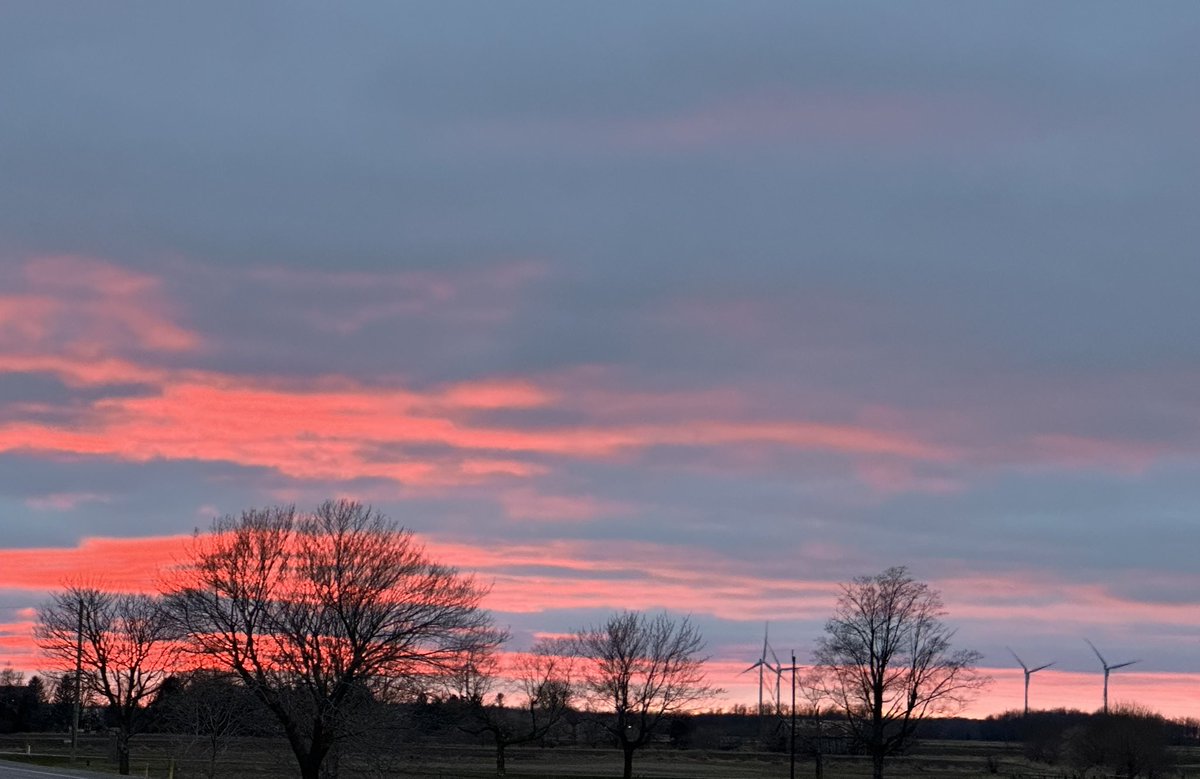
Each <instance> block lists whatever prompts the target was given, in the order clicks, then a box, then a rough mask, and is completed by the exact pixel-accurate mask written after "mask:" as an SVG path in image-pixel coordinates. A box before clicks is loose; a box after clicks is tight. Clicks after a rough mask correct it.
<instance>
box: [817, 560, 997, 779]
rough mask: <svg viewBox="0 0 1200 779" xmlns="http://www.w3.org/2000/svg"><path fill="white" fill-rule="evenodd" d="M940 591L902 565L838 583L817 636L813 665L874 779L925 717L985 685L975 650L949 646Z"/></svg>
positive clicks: (952, 706) (951, 633)
mask: <svg viewBox="0 0 1200 779" xmlns="http://www.w3.org/2000/svg"><path fill="white" fill-rule="evenodd" d="M944 615H945V611H944V609H943V607H942V599H941V596H940V595H939V594H938V593H937V592H936V591H934V590H932V589H930V587H929V586H928V585H927V584H923V583H921V582H918V581H916V580H914V579H913V578H912V577H911V576H909V574H908V571H907V570H906V569H905V568H889V569H887V570H886V571H884V572H883V573H881V574H878V575H876V576H862V577H858V578H856V579H854V581H853V582H851V583H850V584H846V585H843V586H842V594H841V596H840V597H839V598H838V603H837V609H836V611H835V612H834V615H833V617H832V618H831V619H829V621H828V622H826V623H825V636H824V637H823V638H821V639H819V640H818V642H817V651H816V659H817V664H818V667H819V669H820V671H821V672H822V674H823V675H824V677H825V679H826V680H827V683H828V690H827V692H828V694H829V697H830V699H831V700H832V701H833V702H834V704H835V705H836V707H837V708H838V709H840V710H841V712H842V714H843V715H844V716H845V718H846V726H847V728H848V730H849V735H850V737H851V738H852V739H854V741H856V742H857V743H859V744H860V745H861V746H862V747H863V748H864V749H865V751H866V752H867V754H869V755H870V756H871V763H872V770H873V776H874V777H875V778H876V779H880V777H882V776H883V767H884V762H885V761H886V759H887V758H888V757H889V756H891V755H895V754H897V753H899V752H901V751H903V750H904V748H905V747H906V746H907V745H908V744H909V742H910V741H911V740H912V737H913V734H914V732H915V730H916V727H917V724H918V723H919V722H920V721H921V720H922V719H924V718H925V717H927V716H930V715H934V714H942V713H949V712H951V711H954V710H956V709H958V708H960V707H961V706H962V705H963V704H964V703H965V701H966V700H967V699H968V698H969V697H970V695H971V693H973V692H974V691H975V690H978V689H979V688H980V687H981V686H982V685H984V684H986V683H987V681H988V680H987V679H986V677H983V676H981V675H980V674H979V673H978V672H977V671H976V669H975V666H976V664H977V663H978V662H979V660H980V658H981V655H980V654H979V653H978V652H973V651H966V650H959V651H954V650H952V649H951V646H950V642H951V639H952V638H953V636H954V631H953V630H951V629H950V628H948V627H947V626H946V625H945V623H944V622H943V621H942V617H943V616H944Z"/></svg>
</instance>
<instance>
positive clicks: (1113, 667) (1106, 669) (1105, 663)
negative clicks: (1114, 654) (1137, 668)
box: [1083, 638, 1142, 714]
mask: <svg viewBox="0 0 1200 779" xmlns="http://www.w3.org/2000/svg"><path fill="white" fill-rule="evenodd" d="M1083 640H1084V641H1087V645H1088V646H1090V647H1091V648H1092V651H1093V652H1095V653H1096V657H1098V658H1100V665H1102V666H1104V713H1105V714H1108V674H1109V672H1110V671H1115V670H1117V669H1118V668H1124V667H1125V666H1127V665H1133V664H1134V663H1140V662H1142V661H1141V660H1130V661H1128V662H1125V663H1117V664H1115V665H1109V664H1108V661H1107V660H1105V659H1104V655H1102V654H1100V650H1099V649H1097V648H1096V645H1095V644H1093V643H1092V642H1091V641H1088V640H1087V639H1086V638H1085V639H1083Z"/></svg>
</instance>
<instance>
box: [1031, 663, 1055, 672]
mask: <svg viewBox="0 0 1200 779" xmlns="http://www.w3.org/2000/svg"><path fill="white" fill-rule="evenodd" d="M1052 665H1054V663H1046V664H1045V665H1039V666H1038V667H1037V668H1032V669H1030V671H1029V673H1031V674H1035V673H1037V672H1038V671H1040V670H1042V669H1043V668H1049V667H1050V666H1052Z"/></svg>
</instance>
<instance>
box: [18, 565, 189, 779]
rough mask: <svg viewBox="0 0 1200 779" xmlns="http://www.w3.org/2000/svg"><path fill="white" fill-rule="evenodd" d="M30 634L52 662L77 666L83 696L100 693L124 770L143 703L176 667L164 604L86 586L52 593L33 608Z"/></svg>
mask: <svg viewBox="0 0 1200 779" xmlns="http://www.w3.org/2000/svg"><path fill="white" fill-rule="evenodd" d="M34 636H35V638H36V640H37V642H38V645H39V646H40V647H41V649H42V652H43V653H45V654H46V655H47V656H48V657H50V658H52V659H53V660H54V661H56V663H57V664H58V665H60V666H61V667H64V668H71V667H74V666H75V665H76V663H77V662H78V663H79V666H80V668H81V669H82V673H81V675H80V686H81V688H82V697H83V698H84V699H85V700H86V699H87V698H88V697H91V696H99V697H100V698H101V699H102V700H103V701H104V702H105V703H106V704H107V705H108V710H109V713H110V715H111V716H112V718H113V721H114V722H115V723H116V730H117V733H116V736H117V764H118V771H119V772H120V773H122V774H128V773H129V742H130V739H131V738H132V737H133V736H134V735H136V734H137V733H138V731H139V730H141V728H142V726H143V724H144V722H145V720H146V716H145V704H148V703H149V702H150V699H151V698H152V697H153V696H154V695H155V694H156V693H157V692H158V690H159V688H160V687H161V686H162V683H163V682H164V681H165V680H166V679H167V677H168V676H170V674H171V672H172V671H173V670H174V669H175V666H176V662H177V659H178V642H177V641H176V640H175V639H176V633H175V631H174V629H173V625H172V621H171V620H170V619H169V618H168V615H167V613H166V611H165V610H164V608H163V603H162V600H161V599H159V598H155V597H151V596H149V595H133V594H115V593H111V592H104V591H101V590H99V589H96V588H92V587H71V588H68V589H67V590H65V591H63V592H60V593H57V594H55V595H54V596H53V598H52V599H51V601H50V602H49V603H47V604H46V605H45V606H43V607H42V608H41V609H40V610H39V611H38V620H37V626H36V627H35V629H34Z"/></svg>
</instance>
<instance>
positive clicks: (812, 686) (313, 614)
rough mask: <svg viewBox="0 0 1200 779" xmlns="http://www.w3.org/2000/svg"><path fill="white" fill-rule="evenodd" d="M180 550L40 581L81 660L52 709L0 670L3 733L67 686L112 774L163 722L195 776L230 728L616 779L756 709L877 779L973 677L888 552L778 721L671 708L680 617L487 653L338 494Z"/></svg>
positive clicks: (54, 648) (478, 621)
mask: <svg viewBox="0 0 1200 779" xmlns="http://www.w3.org/2000/svg"><path fill="white" fill-rule="evenodd" d="M182 560H183V561H182V563H181V564H179V565H178V566H177V567H176V568H175V569H174V570H172V571H170V572H168V573H167V574H166V575H164V577H163V579H164V581H165V582H167V584H166V585H165V586H164V587H163V590H162V591H161V592H160V593H157V594H132V593H118V592H112V591H108V590H106V589H105V588H103V587H101V586H70V587H67V588H65V589H64V590H62V591H60V592H58V593H55V594H54V596H53V598H52V599H51V601H50V602H49V603H47V604H46V605H45V606H44V607H43V608H42V609H40V610H39V613H38V618H37V623H36V627H35V637H36V639H37V641H38V644H39V645H40V647H41V649H42V651H43V653H44V654H45V656H46V657H47V658H48V659H50V660H51V661H52V662H53V664H54V666H56V667H57V668H59V669H76V668H77V669H78V670H77V672H67V673H65V674H63V675H62V676H60V677H57V678H56V679H54V680H53V685H52V688H53V693H52V699H53V701H52V702H48V701H47V700H46V691H45V684H44V683H43V682H42V681H41V680H40V679H37V680H33V679H31V680H30V681H29V683H27V684H24V685H20V684H11V685H8V687H9V688H11V689H10V690H9V692H10V696H9V697H10V698H11V701H12V705H11V710H12V715H11V717H12V719H11V722H12V723H13V724H12V727H13V728H14V729H23V728H32V727H33V726H35V725H36V724H38V723H46V724H47V726H50V727H61V726H62V724H63V715H64V713H65V711H64V706H67V707H68V708H70V709H72V713H73V710H74V708H75V704H76V701H78V703H79V706H80V709H81V713H82V714H83V715H84V716H83V718H82V721H81V724H82V725H83V726H84V727H89V728H100V727H103V728H106V729H107V730H108V732H109V733H110V734H111V736H112V739H113V745H114V751H115V753H116V756H117V761H118V770H119V771H120V773H122V774H127V773H129V769H130V745H131V742H132V741H133V739H134V738H135V737H136V736H137V735H138V734H140V733H147V732H154V731H164V732H173V733H186V734H191V735H193V736H195V737H196V740H198V741H199V742H201V743H207V745H208V748H207V755H208V759H209V761H210V765H211V766H212V767H213V769H214V771H215V764H216V760H217V757H218V755H219V753H220V745H221V743H223V742H224V741H227V740H228V739H229V738H230V737H232V736H235V735H275V736H277V737H279V738H281V739H283V740H285V741H286V743H287V744H288V746H289V747H290V749H291V752H292V754H293V755H294V757H295V760H296V766H297V768H298V773H299V776H300V777H301V779H329V778H330V777H336V776H337V772H338V764H339V760H340V756H341V755H342V754H343V752H344V751H345V750H346V749H347V748H349V747H350V746H351V745H352V746H353V748H354V749H355V751H356V753H357V754H360V755H361V754H384V753H386V752H388V751H389V749H390V748H392V747H394V746H395V745H396V744H397V743H398V742H402V741H403V740H404V739H408V738H415V737H420V738H424V739H439V738H459V737H462V736H463V735H464V734H465V736H469V737H472V738H474V739H476V740H477V741H481V742H486V743H488V744H490V745H491V746H492V747H493V748H494V750H495V756H496V769H497V773H498V774H503V773H504V772H505V760H506V752H507V750H508V749H509V748H511V747H514V746H518V745H529V744H534V745H537V744H552V743H576V744H578V743H594V744H601V743H603V744H607V745H609V746H612V747H616V748H617V749H619V750H620V752H621V755H622V760H623V775H624V777H625V779H629V778H630V777H631V776H632V775H633V760H634V755H635V753H636V752H637V751H638V750H640V749H642V748H643V747H645V746H647V745H649V744H653V743H670V744H674V745H676V746H683V745H688V744H695V743H699V742H702V741H705V740H708V741H709V742H710V745H711V741H713V740H715V741H716V746H717V748H723V747H726V746H727V745H728V746H733V745H735V742H737V741H738V740H739V739H740V735H733V731H736V732H737V733H739V734H740V733H741V732H743V731H744V730H745V727H746V723H747V721H748V720H750V719H753V720H755V721H756V724H757V726H758V727H759V728H760V730H759V734H758V737H759V739H760V742H761V743H765V744H768V745H771V746H773V748H780V749H782V748H788V749H790V748H792V744H793V742H795V741H796V740H797V738H796V737H797V736H800V742H801V745H800V747H799V748H800V749H801V750H802V753H803V754H806V755H808V756H810V757H812V758H813V759H814V761H815V764H816V766H817V768H818V772H819V770H820V766H821V761H822V759H823V755H825V754H834V753H842V754H845V753H854V754H861V755H864V756H867V757H868V758H869V759H870V760H871V764H872V775H873V776H874V777H875V778H876V779H879V778H880V777H882V776H883V775H884V770H885V766H886V765H887V763H888V761H889V760H890V759H891V758H892V757H894V756H897V755H902V754H905V753H906V752H907V751H908V750H910V749H911V747H912V744H913V743H914V740H915V739H916V738H917V737H918V736H919V735H920V734H921V731H920V728H921V727H922V724H923V723H924V724H925V725H926V726H929V720H930V718H933V717H936V716H939V715H942V714H944V713H946V712H948V711H953V710H958V709H959V708H960V707H961V706H962V705H963V704H964V703H966V702H967V701H969V700H970V699H971V698H972V696H974V695H975V694H976V693H977V692H978V691H979V690H980V689H982V688H983V686H985V685H986V684H987V682H988V680H987V678H986V677H984V676H982V675H981V674H980V673H978V669H977V663H978V660H979V659H980V655H979V654H978V653H977V652H974V651H971V650H964V649H956V648H954V647H953V646H952V638H953V636H954V630H953V629H952V628H951V627H949V626H948V625H947V624H946V623H945V622H944V621H943V619H942V615H943V614H944V613H945V609H944V605H943V602H942V599H941V596H940V594H939V593H937V592H936V591H935V590H933V589H931V588H930V587H929V586H928V585H927V584H924V583H922V582H919V581H916V580H915V579H913V578H912V577H911V576H910V575H909V574H908V572H907V570H906V569H904V568H902V567H896V568H889V569H887V570H886V571H884V572H882V573H880V574H877V575H874V576H862V577H857V578H855V579H853V580H851V581H850V582H848V583H846V584H844V585H842V591H841V595H840V597H839V598H838V599H837V602H836V604H835V606H834V608H833V612H832V615H831V617H830V619H829V620H828V621H827V622H826V626H825V632H824V635H823V636H822V637H821V638H820V639H818V641H817V643H816V647H815V657H816V665H815V668H814V669H813V670H812V672H811V673H809V674H808V675H806V676H805V678H803V679H797V680H795V683H796V687H797V691H798V695H799V700H800V701H801V704H800V705H801V707H802V710H803V712H804V718H803V725H802V727H801V728H799V730H798V731H793V730H792V729H791V728H790V725H788V724H785V721H784V720H782V719H780V718H778V717H776V716H774V715H767V713H760V714H758V716H756V717H753V718H747V717H745V716H738V715H728V716H729V718H728V719H722V718H721V717H720V716H719V715H709V718H708V719H703V718H697V717H690V716H688V712H690V711H692V710H694V709H696V708H698V707H702V706H711V704H712V701H713V700H714V698H715V697H716V696H718V695H719V694H720V693H721V692H722V691H721V690H719V689H717V688H715V687H714V686H712V685H711V684H709V682H708V679H707V675H706V673H705V661H706V659H707V658H706V656H705V654H704V641H703V638H702V636H701V635H700V632H699V630H698V629H697V628H696V626H695V625H694V624H693V623H692V621H691V620H690V619H689V618H686V617H672V616H670V615H668V614H666V613H659V614H646V613H642V612H637V611H621V612H616V613H614V614H612V615H610V616H609V617H608V618H607V619H604V620H602V621H601V622H600V623H598V624H595V625H588V626H583V627H580V628H579V629H577V630H575V631H573V632H572V633H571V634H570V635H568V636H565V637H562V638H559V639H554V640H546V641H540V642H538V643H537V644H536V645H535V646H533V647H532V648H529V649H527V650H524V651H520V652H504V651H502V648H503V647H504V645H505V644H506V642H507V641H508V635H507V633H506V631H504V630H503V629H501V628H499V627H497V626H496V625H495V624H494V623H493V621H492V618H491V615H490V614H489V613H488V612H487V611H486V609H485V608H484V601H485V599H486V596H487V594H488V588H487V587H486V586H485V585H483V584H481V583H479V582H478V581H477V580H476V579H475V578H474V577H472V576H470V575H469V574H464V573H461V572H459V571H458V570H456V569H454V568H452V567H450V566H447V565H445V564H443V563H441V562H439V561H435V560H432V559H430V558H429V557H428V556H427V554H426V553H425V550H424V549H423V548H422V547H421V546H420V544H418V543H417V542H416V541H415V539H414V537H413V536H412V534H411V533H410V532H409V531H407V530H405V529H404V528H402V527H400V526H398V525H396V524H395V523H394V522H392V521H391V520H389V519H387V518H386V517H384V516H382V515H381V514H379V513H378V512H376V511H374V510H373V509H371V508H370V507H366V506H363V505H362V504H359V503H356V502H353V501H345V500H339V501H327V502H326V503H323V504H321V505H320V506H318V507H317V508H316V509H315V510H314V511H311V512H303V511H299V510H297V509H296V508H295V507H294V506H276V507H270V508H266V509H256V510H250V511H246V512H243V513H242V514H241V515H240V516H236V517H234V516H230V517H225V518H224V519H221V520H218V521H217V522H215V523H214V526H213V528H212V530H211V532H209V533H206V534H197V535H196V537H195V538H194V539H193V541H192V543H191V546H190V548H189V549H187V550H186V551H185V552H184V553H183V554H182ZM772 671H774V672H776V673H778V674H780V675H782V673H783V668H782V665H780V666H779V667H778V668H774V667H773V668H772ZM76 673H77V674H78V675H77V676H76ZM863 678H871V679H877V680H879V681H878V683H877V684H874V683H873V684H870V685H864V684H862V683H861V681H862V679H863ZM35 682H36V684H35ZM18 688H21V689H18ZM6 700H8V699H6ZM39 701H40V702H41V705H40V706H39V705H38V702H39ZM776 703H777V704H778V703H779V702H776ZM798 713H799V712H798ZM768 725H769V727H767V726H768ZM721 728H725V730H726V731H727V732H725V733H721ZM448 734H452V735H448ZM1070 743H1071V744H1079V745H1082V744H1083V743H1084V740H1083V737H1082V736H1072V738H1071V740H1070ZM1072 749H1074V752H1072V754H1074V753H1079V754H1082V753H1083V749H1082V746H1080V747H1079V748H1078V749H1076V748H1075V747H1072Z"/></svg>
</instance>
